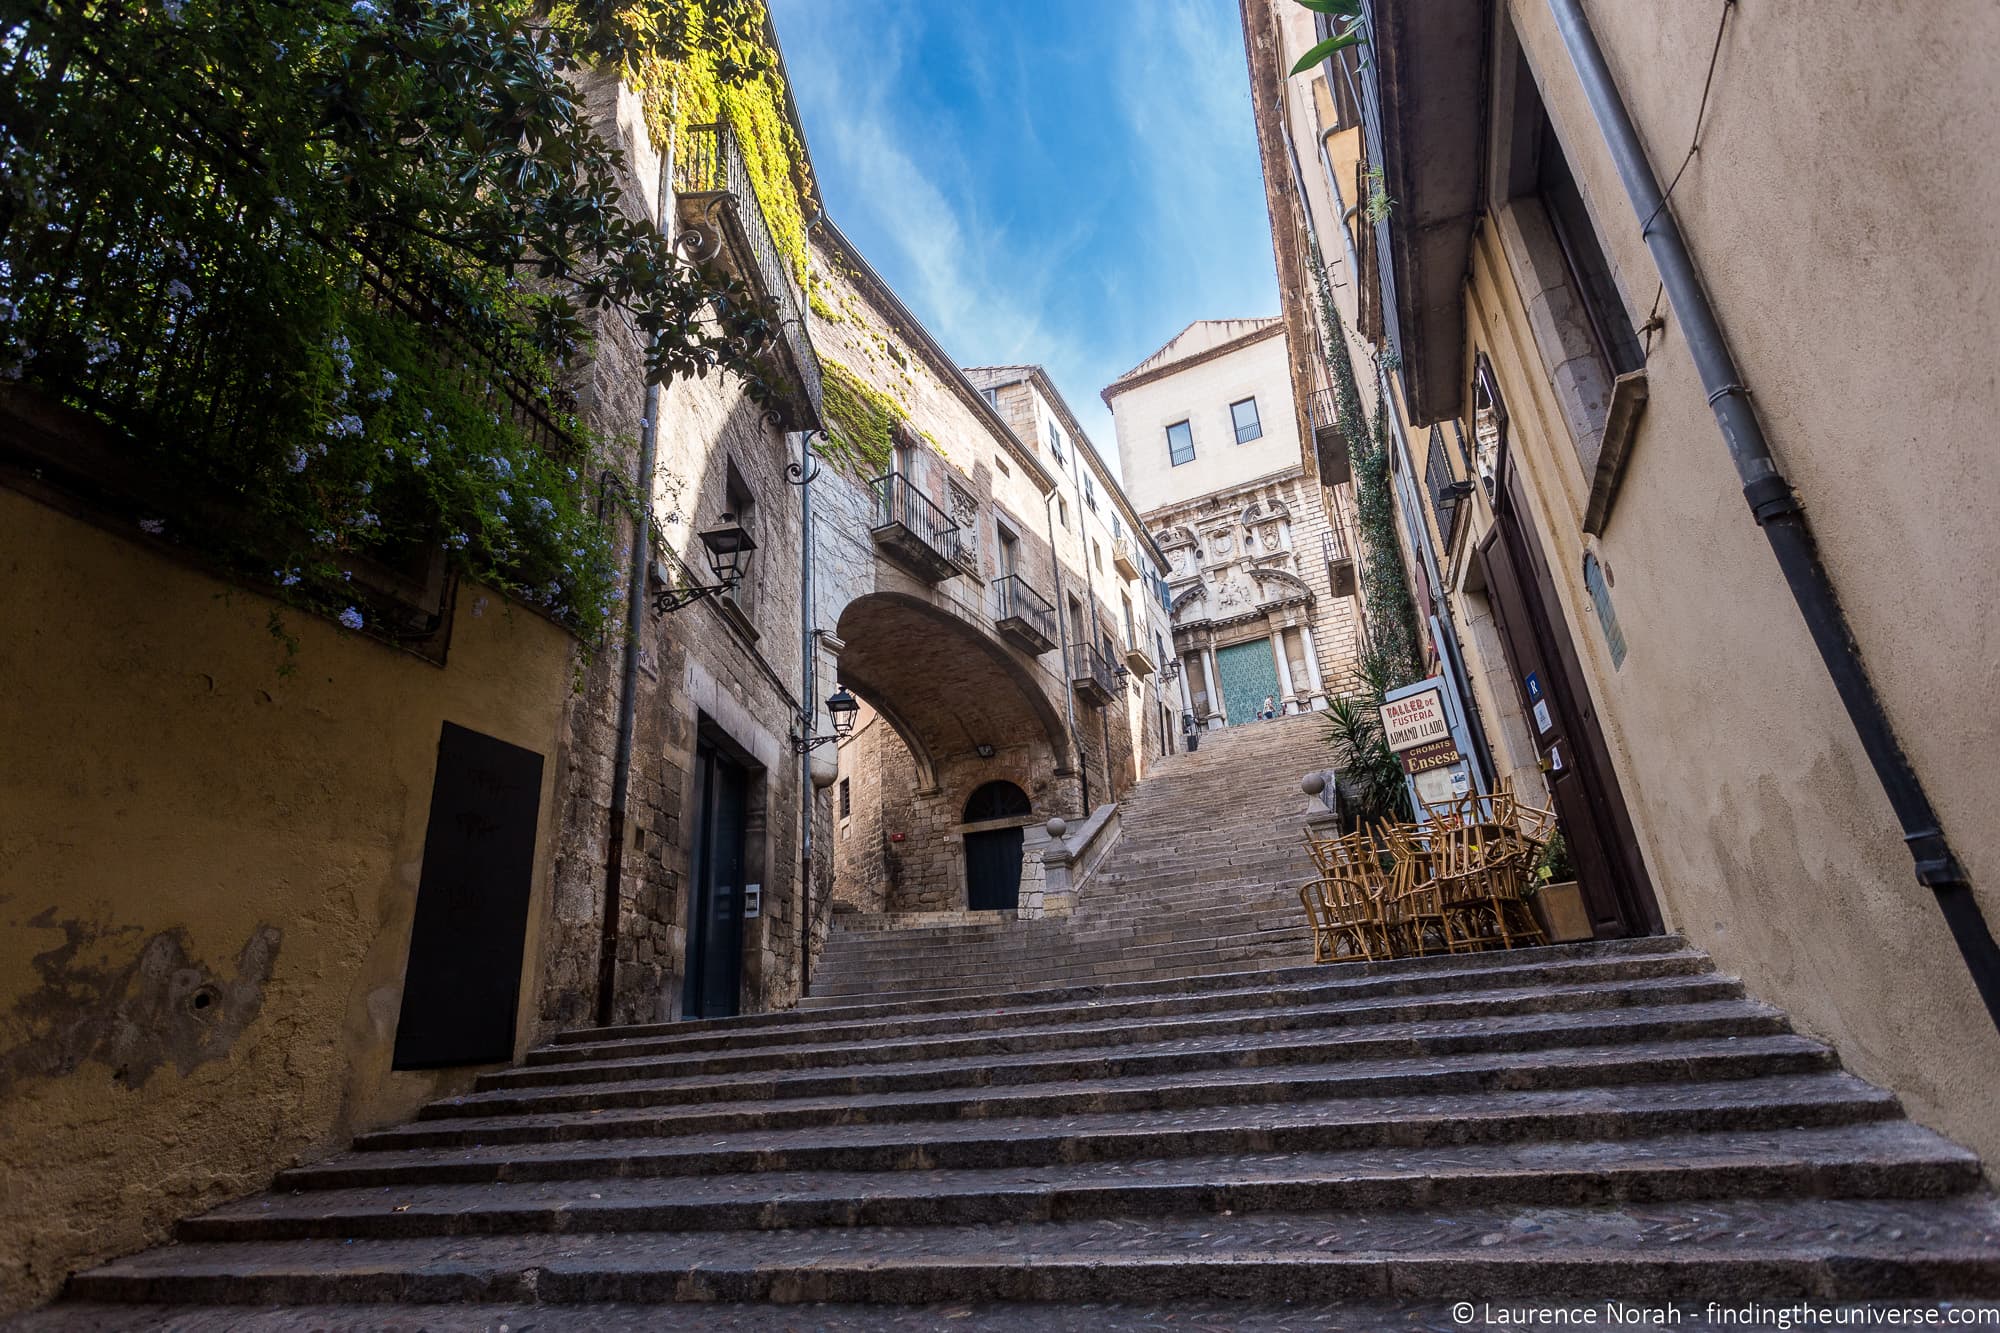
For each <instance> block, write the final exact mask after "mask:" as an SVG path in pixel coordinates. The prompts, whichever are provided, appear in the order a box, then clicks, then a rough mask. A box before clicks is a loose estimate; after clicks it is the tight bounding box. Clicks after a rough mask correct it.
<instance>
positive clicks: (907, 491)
mask: <svg viewBox="0 0 2000 1333" xmlns="http://www.w3.org/2000/svg"><path fill="white" fill-rule="evenodd" d="M869 489H870V490H872V491H874V492H875V518H874V525H873V526H872V527H871V528H870V529H869V535H870V536H872V537H873V538H874V539H875V548H876V549H877V550H878V551H880V552H881V553H882V554H883V555H885V556H887V557H888V558H889V559H890V560H892V561H894V562H895V563H896V564H898V565H900V566H902V567H903V568H904V569H906V570H908V571H909V572H910V573H912V574H914V575H916V576H917V577H918V578H920V579H922V580H923V581H924V582H925V583H932V584H936V583H943V582H944V581H945V580H946V579H948V578H950V577H951V576H952V575H954V574H958V573H960V572H962V571H961V570H960V568H959V546H960V543H959V533H958V524H956V523H954V522H952V521H951V517H950V515H948V514H946V513H945V512H944V510H942V509H940V508H938V506H937V504H936V503H935V502H934V501H933V500H932V499H931V498H930V497H929V496H928V495H925V494H924V493H923V492H922V491H920V490H918V489H917V488H916V487H915V486H912V485H911V484H910V480H909V478H907V477H905V476H904V475H903V474H902V473H900V472H891V473H890V474H889V475H888V476H886V477H877V478H876V479H875V480H874V481H872V482H870V483H869Z"/></svg>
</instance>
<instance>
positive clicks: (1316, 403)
mask: <svg viewBox="0 0 2000 1333" xmlns="http://www.w3.org/2000/svg"><path fill="white" fill-rule="evenodd" d="M1306 416H1307V417H1308V418H1309V419H1310V420H1311V421H1312V428H1313V430H1314V431H1316V432H1317V431H1322V430H1332V429H1333V428H1334V427H1335V426H1337V425H1339V424H1340V413H1339V412H1338V411H1336V410H1335V408H1334V405H1333V390H1331V389H1314V390H1313V391H1312V392H1311V393H1309V394H1307V395H1306Z"/></svg>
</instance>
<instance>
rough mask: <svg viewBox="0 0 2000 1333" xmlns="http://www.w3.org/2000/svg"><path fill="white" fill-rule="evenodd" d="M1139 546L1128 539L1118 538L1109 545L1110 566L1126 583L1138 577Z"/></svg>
mask: <svg viewBox="0 0 2000 1333" xmlns="http://www.w3.org/2000/svg"><path fill="white" fill-rule="evenodd" d="M1139 564H1140V556H1139V544H1138V543H1137V542H1135V541H1134V540H1132V538H1130V537H1120V538H1119V539H1118V540H1117V541H1115V542H1113V543H1111V565H1112V568H1114V569H1116V570H1117V571H1118V572H1119V573H1120V574H1121V575H1123V576H1124V578H1125V580H1126V582H1128V583H1129V582H1131V581H1132V580H1133V579H1136V578H1138V577H1139Z"/></svg>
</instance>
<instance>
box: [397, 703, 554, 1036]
mask: <svg viewBox="0 0 2000 1333" xmlns="http://www.w3.org/2000/svg"><path fill="white" fill-rule="evenodd" d="M541 793H542V756H540V755H539V754H536V753H535V752H534V751H533V750H524V749H522V748H521V747H520V746H518V745H509V744H508V743H507V742H505V741H502V740H496V739H495V738H493V737H491V736H485V735H481V734H480V733H479V732H476V731H471V730H468V729H467V728H465V727H460V726H455V725H454V724H452V723H450V722H447V723H445V724H444V729H443V732H442V734H441V735H440V736H439V738H438V758H437V774H436V776H435V777H434V778H433V779H432V782H431V812H430V823H429V825H428V826H427V828H426V829H425V832H424V860H423V869H422V870H421V872H420V873H419V877H418V880H417V906H416V913H415V919H414V920H413V921H412V922H411V923H410V955H409V960H408V962H407V963H406V964H405V965H404V971H403V1003H402V1012H401V1014H400V1015H399V1016H398V1018H397V1020H396V1049H395V1055H394V1057H393V1063H394V1067H395V1068H397V1069H438V1068H443V1067H446V1066H451V1065H475V1064H495V1063H498V1062H500V1061H503V1060H511V1059H513V1058H514V1024H515V1017H516V1011H517V1010H518V1008H519V1006H520V994H521V962H522V953H523V951H524V949H525V948H526V945H527V939H528V898H529V894H530V891H531V889H532V887H533V882H534V869H535V822H536V817H537V815H538V813H539V811H540V807H541Z"/></svg>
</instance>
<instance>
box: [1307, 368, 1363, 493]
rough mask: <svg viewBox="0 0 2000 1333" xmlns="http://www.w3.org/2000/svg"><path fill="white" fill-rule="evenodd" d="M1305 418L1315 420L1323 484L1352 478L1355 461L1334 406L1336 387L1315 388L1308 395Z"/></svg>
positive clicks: (1335, 484)
mask: <svg viewBox="0 0 2000 1333" xmlns="http://www.w3.org/2000/svg"><path fill="white" fill-rule="evenodd" d="M1306 417H1307V418H1308V420H1310V421H1311V423H1312V433H1313V452H1314V453H1315V454H1317V455H1318V457H1319V479H1320V484H1321V485H1323V486H1337V485H1339V484H1340V483H1341V482H1343V481H1351V480H1353V478H1354V460H1352V459H1351V458H1349V457H1348V456H1347V437H1346V436H1345V435H1343V434H1342V433H1341V430H1340V413H1339V412H1338V411H1337V410H1336V409H1335V407H1334V400H1333V390H1331V389H1315V390H1313V392H1311V393H1309V394H1307V395H1306Z"/></svg>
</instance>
